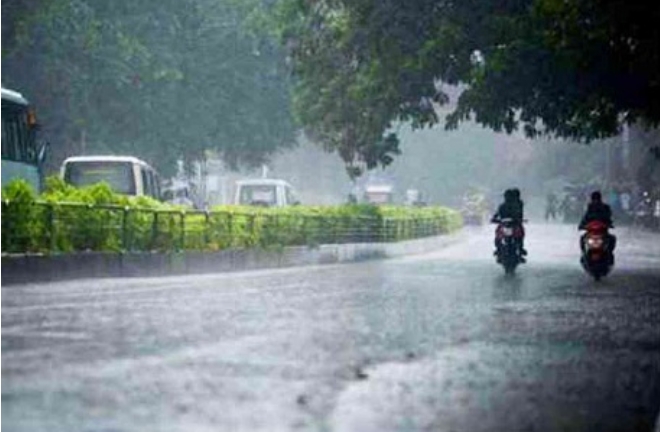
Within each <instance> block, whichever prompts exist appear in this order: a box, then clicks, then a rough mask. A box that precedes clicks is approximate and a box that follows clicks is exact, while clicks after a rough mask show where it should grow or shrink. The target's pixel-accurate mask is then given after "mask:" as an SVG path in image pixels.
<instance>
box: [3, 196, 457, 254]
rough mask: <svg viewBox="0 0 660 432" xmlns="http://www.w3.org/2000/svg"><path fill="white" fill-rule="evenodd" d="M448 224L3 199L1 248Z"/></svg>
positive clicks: (258, 237) (217, 241) (343, 234)
mask: <svg viewBox="0 0 660 432" xmlns="http://www.w3.org/2000/svg"><path fill="white" fill-rule="evenodd" d="M445 231H446V227H445V225H444V223H443V220H442V218H440V217H426V218H413V217H406V218H386V217H381V216H365V215H337V214H330V215H323V214H304V213H302V212H301V214H297V213H294V214H291V213H282V214H280V213H277V212H259V211H255V212H246V211H227V210H222V211H196V210H185V211H184V210H178V209H177V210H169V209H167V210H164V209H154V208H136V207H123V206H118V205H100V204H83V203H73V202H56V203H54V202H43V201H37V202H34V201H32V202H27V203H22V202H18V201H11V202H10V201H2V252H3V253H26V252H42V253H61V252H62V253H66V252H75V251H118V252H119V251H124V252H128V251H179V250H221V249H227V248H248V247H256V246H260V247H271V246H274V247H276V246H293V245H319V244H336V243H367V242H391V241H399V240H408V239H414V238H420V237H428V236H434V235H438V234H441V233H443V232H445Z"/></svg>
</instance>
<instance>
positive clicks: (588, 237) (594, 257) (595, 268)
mask: <svg viewBox="0 0 660 432" xmlns="http://www.w3.org/2000/svg"><path fill="white" fill-rule="evenodd" d="M583 229H584V230H585V231H586V233H585V234H584V235H583V236H582V240H581V241H582V257H581V258H580V264H582V267H583V268H584V270H585V271H586V272H587V273H589V274H590V275H591V276H592V277H593V278H594V279H595V280H596V281H599V280H600V279H601V278H602V277H604V276H607V274H608V273H609V272H610V270H611V269H612V259H613V254H612V252H611V250H610V245H609V243H608V232H607V230H608V226H607V224H606V223H604V222H601V221H591V222H589V223H587V225H586V226H585V227H584V228H583Z"/></svg>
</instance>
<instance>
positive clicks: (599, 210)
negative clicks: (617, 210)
mask: <svg viewBox="0 0 660 432" xmlns="http://www.w3.org/2000/svg"><path fill="white" fill-rule="evenodd" d="M592 221H600V222H603V223H604V224H606V225H607V227H608V228H614V225H613V224H612V209H611V208H610V206H609V205H607V204H605V203H604V202H603V196H602V195H601V193H600V192H599V191H595V192H592V194H591V201H590V202H589V205H588V206H587V212H586V213H585V214H584V216H583V217H582V220H581V221H580V224H579V225H578V229H581V230H582V229H585V228H586V226H587V224H588V223H589V222H592ZM586 235H587V234H586V233H585V234H583V235H582V236H581V237H580V250H582V252H584V247H585V244H584V239H585V236H586ZM606 238H607V244H608V245H609V249H610V254H609V255H610V265H613V264H614V249H615V248H616V236H614V235H613V234H610V233H609V231H608V232H607V233H606Z"/></svg>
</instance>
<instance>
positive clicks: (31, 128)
mask: <svg viewBox="0 0 660 432" xmlns="http://www.w3.org/2000/svg"><path fill="white" fill-rule="evenodd" d="M37 128H38V126H37V121H36V117H35V115H34V111H32V109H31V107H30V105H29V103H28V101H27V100H26V99H25V98H24V97H23V95H21V94H20V93H18V92H15V91H13V90H9V89H6V88H2V186H6V185H7V183H9V182H10V181H12V180H14V179H17V178H20V179H23V180H26V181H27V182H28V183H29V184H30V185H32V187H33V188H34V189H35V190H36V191H39V190H40V189H41V183H42V179H43V162H44V159H45V157H46V151H47V145H46V144H43V145H41V146H38V145H37V141H36V132H37Z"/></svg>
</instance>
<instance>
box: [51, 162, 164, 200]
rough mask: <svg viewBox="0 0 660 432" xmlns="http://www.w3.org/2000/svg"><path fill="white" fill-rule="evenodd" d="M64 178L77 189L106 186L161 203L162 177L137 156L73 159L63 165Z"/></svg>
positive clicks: (117, 191)
mask: <svg viewBox="0 0 660 432" xmlns="http://www.w3.org/2000/svg"><path fill="white" fill-rule="evenodd" d="M60 175H61V176H62V179H63V180H64V181H65V182H66V183H69V184H71V185H73V186H77V187H81V186H87V185H92V184H95V183H100V182H106V183H107V184H108V185H110V187H111V188H112V190H114V191H115V192H116V193H119V194H123V195H132V196H150V197H152V198H155V199H158V200H160V199H161V190H160V177H159V176H158V173H157V172H156V170H154V169H153V168H152V167H151V166H149V164H148V163H146V162H144V161H143V160H140V159H138V158H136V157H133V156H73V157H70V158H67V159H66V160H65V161H64V162H63V163H62V168H61V170H60Z"/></svg>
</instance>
